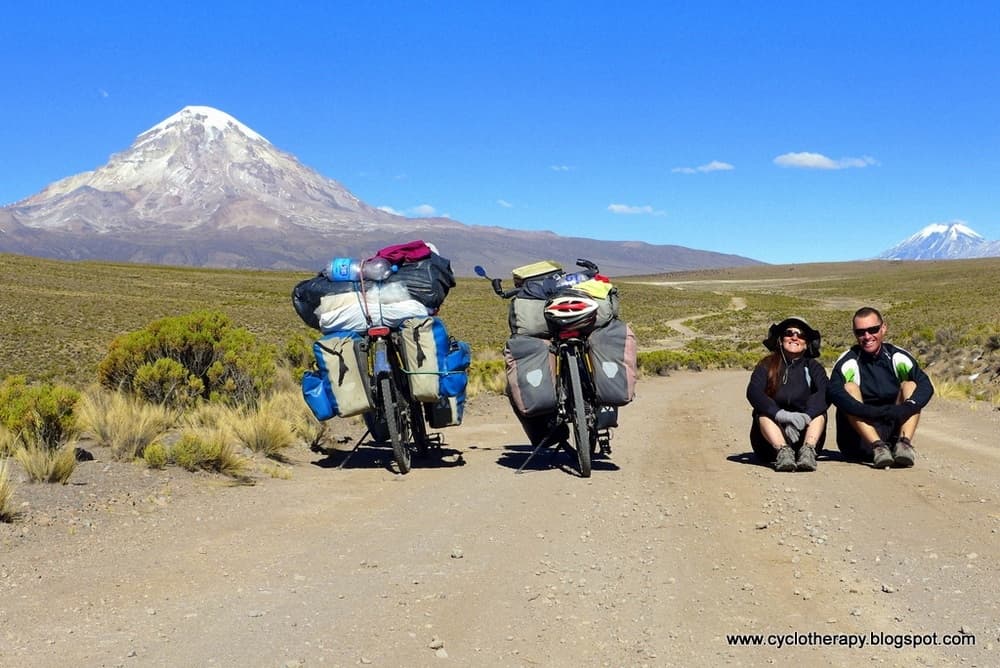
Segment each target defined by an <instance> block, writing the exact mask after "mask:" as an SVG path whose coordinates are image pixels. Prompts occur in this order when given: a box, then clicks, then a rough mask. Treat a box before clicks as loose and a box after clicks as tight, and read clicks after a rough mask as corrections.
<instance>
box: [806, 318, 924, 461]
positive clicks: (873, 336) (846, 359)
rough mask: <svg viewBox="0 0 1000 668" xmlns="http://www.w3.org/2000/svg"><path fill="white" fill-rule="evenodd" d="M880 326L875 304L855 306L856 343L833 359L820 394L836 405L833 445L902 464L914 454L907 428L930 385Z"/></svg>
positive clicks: (853, 455) (853, 454)
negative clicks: (823, 394) (823, 393)
mask: <svg viewBox="0 0 1000 668" xmlns="http://www.w3.org/2000/svg"><path fill="white" fill-rule="evenodd" d="M885 332H886V326H885V321H884V320H883V319H882V314H881V313H879V312H878V310H876V309H874V308H871V307H868V306H866V307H864V308H861V309H858V311H857V312H856V313H855V314H854V336H855V338H857V340H858V343H857V345H855V346H852V347H851V349H850V350H848V351H846V352H845V353H844V354H842V355H841V356H840V357H839V358H838V359H837V362H836V363H835V364H834V366H833V372H832V373H831V374H830V381H829V383H827V386H826V396H827V400H828V401H829V402H830V403H831V404H833V405H834V406H836V407H837V447H838V448H840V451H841V452H842V453H843V454H844V456H845V457H846V458H848V459H853V460H862V461H869V462H872V465H873V466H874V467H875V468H888V467H890V466H896V467H900V468H905V467H909V466H913V462H914V460H915V459H916V454H915V453H914V451H913V443H912V439H913V434H914V433H915V432H916V430H917V423H918V422H919V420H920V411H921V409H923V407H924V406H926V405H927V402H929V401H930V400H931V397H932V396H933V395H934V386H933V385H931V381H930V378H928V377H927V374H925V373H924V372H923V370H921V368H920V366H919V365H918V364H917V361H916V360H915V359H914V358H913V356H912V355H910V353H908V352H907V351H905V350H903V349H902V348H897V347H896V346H893V345H891V344H889V343H885V342H883V338H884V337H885Z"/></svg>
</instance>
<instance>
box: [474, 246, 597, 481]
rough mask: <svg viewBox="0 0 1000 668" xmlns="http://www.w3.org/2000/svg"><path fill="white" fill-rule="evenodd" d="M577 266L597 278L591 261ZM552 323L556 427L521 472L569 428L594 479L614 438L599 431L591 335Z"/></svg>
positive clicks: (586, 473) (583, 469)
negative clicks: (597, 460) (596, 459)
mask: <svg viewBox="0 0 1000 668" xmlns="http://www.w3.org/2000/svg"><path fill="white" fill-rule="evenodd" d="M577 264H578V265H579V266H581V267H584V268H586V269H588V270H591V271H593V272H594V273H595V274H596V273H597V271H598V267H597V265H596V264H594V263H593V262H590V261H588V260H577ZM476 273H477V274H478V275H480V276H482V277H483V278H486V279H488V280H489V281H490V283H491V285H492V287H493V291H494V292H495V293H496V294H497V295H498V296H499V297H501V298H503V299H510V298H511V297H515V296H518V294H519V293H520V289H518V288H515V289H514V290H509V291H505V290H504V289H503V286H502V282H501V280H500V279H497V278H493V279H491V278H489V276H487V274H486V270H485V269H483V268H482V267H476ZM556 326H557V325H553V324H551V323H550V331H551V332H552V334H553V338H552V341H553V343H554V344H555V345H556V377H557V379H558V382H557V383H556V411H555V424H553V426H552V427H551V429H550V430H549V433H548V434H547V435H546V436H545V438H543V439H542V440H541V441H540V442H539V443H538V444H537V445H536V446H535V447H534V449H533V450H532V452H531V454H530V455H529V456H528V458H527V459H525V461H524V462H523V463H522V464H521V466H520V468H518V470H517V472H518V473H521V472H522V471H523V470H524V467H525V466H527V464H528V462H530V461H531V459H532V458H533V457H534V456H535V454H537V453H538V451H539V450H541V449H542V448H544V447H547V446H549V445H552V444H553V442H555V441H556V439H557V438H558V434H559V433H560V427H562V426H563V425H567V426H569V427H570V428H571V430H572V433H573V440H574V441H575V445H576V454H577V461H578V465H579V471H580V475H581V477H584V478H587V477H590V473H591V460H592V457H593V456H594V455H596V454H597V453H598V452H600V454H602V455H608V454H610V453H611V435H610V430H609V429H608V428H607V427H599V426H598V419H597V409H598V403H597V399H596V390H595V386H594V376H593V371H594V370H593V367H592V366H591V361H590V355H589V354H588V350H589V349H588V346H589V344H588V342H587V332H586V331H580V330H577V329H571V328H564V329H561V330H557V331H553V330H552V329H551V328H552V327H556Z"/></svg>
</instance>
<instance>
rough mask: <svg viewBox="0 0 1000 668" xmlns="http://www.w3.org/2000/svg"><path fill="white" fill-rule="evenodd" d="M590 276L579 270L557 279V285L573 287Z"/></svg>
mask: <svg viewBox="0 0 1000 668" xmlns="http://www.w3.org/2000/svg"><path fill="white" fill-rule="evenodd" d="M589 278H590V276H588V275H587V274H585V273H584V272H582V271H578V272H575V273H572V274H563V275H562V277H561V278H559V279H557V280H556V286H557V287H560V288H571V287H573V286H574V285H576V284H577V283H582V282H583V281H586V280H588V279H589Z"/></svg>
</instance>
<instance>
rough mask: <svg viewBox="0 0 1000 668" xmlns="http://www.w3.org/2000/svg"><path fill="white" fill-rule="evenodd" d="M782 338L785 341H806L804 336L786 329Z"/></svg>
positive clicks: (794, 330) (795, 330) (793, 330)
mask: <svg viewBox="0 0 1000 668" xmlns="http://www.w3.org/2000/svg"><path fill="white" fill-rule="evenodd" d="M782 336H783V337H785V338H786V339H802V340H803V341H805V340H806V335H805V334H803V333H802V332H800V331H799V330H797V329H786V330H785V331H784V333H783V334H782Z"/></svg>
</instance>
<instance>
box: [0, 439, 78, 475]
mask: <svg viewBox="0 0 1000 668" xmlns="http://www.w3.org/2000/svg"><path fill="white" fill-rule="evenodd" d="M14 458H15V459H16V460H17V461H18V463H19V464H20V465H21V467H22V468H23V469H24V472H25V473H26V474H27V476H28V479H29V480H30V481H31V482H59V483H63V484H65V483H66V482H67V481H68V480H69V478H70V476H71V475H73V471H74V470H76V443H75V442H70V443H67V444H66V445H64V446H62V447H61V448H58V449H55V450H53V449H52V448H49V447H46V446H45V445H43V444H41V443H27V444H25V445H21V446H20V447H18V449H17V450H16V451H15V452H14Z"/></svg>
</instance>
